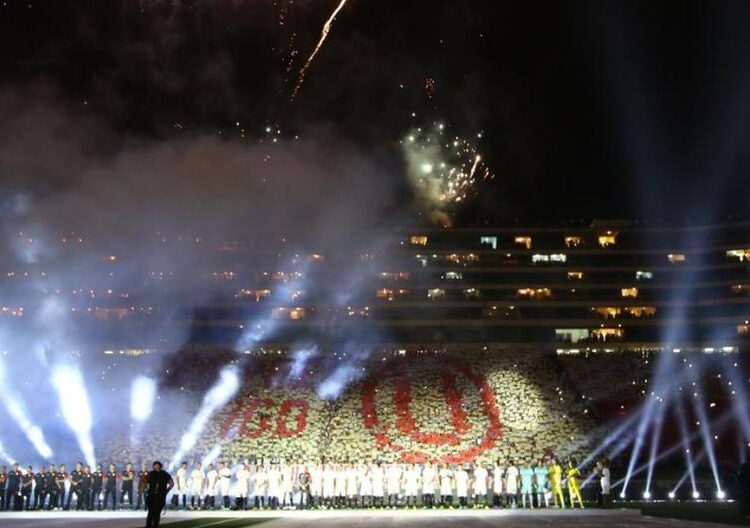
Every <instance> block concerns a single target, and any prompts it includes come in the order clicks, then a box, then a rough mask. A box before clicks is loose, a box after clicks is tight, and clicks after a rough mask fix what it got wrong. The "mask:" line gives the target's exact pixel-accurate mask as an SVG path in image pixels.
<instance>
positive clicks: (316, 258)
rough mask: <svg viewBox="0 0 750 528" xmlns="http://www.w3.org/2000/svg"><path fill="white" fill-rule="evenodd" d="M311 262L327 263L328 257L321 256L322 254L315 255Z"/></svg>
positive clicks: (311, 257)
mask: <svg viewBox="0 0 750 528" xmlns="http://www.w3.org/2000/svg"><path fill="white" fill-rule="evenodd" d="M309 259H310V262H325V260H326V257H325V255H321V254H320V253H313V254H312V255H310V257H309Z"/></svg>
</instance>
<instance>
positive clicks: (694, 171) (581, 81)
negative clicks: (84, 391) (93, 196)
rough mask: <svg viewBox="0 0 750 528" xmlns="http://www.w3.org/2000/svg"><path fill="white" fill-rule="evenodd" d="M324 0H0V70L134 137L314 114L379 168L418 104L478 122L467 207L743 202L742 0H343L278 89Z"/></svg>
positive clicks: (686, 211)
mask: <svg viewBox="0 0 750 528" xmlns="http://www.w3.org/2000/svg"><path fill="white" fill-rule="evenodd" d="M336 4H337V2H336V1H334V0H325V1H324V0H294V1H292V0H277V1H275V2H272V1H271V0H245V1H243V0H216V1H209V0H186V1H182V2H179V1H177V0H174V1H171V2H167V1H162V0H153V1H150V0H140V1H138V0H117V1H114V0H87V1H84V0H80V1H70V2H69V1H59V0H50V1H38V0H26V1H17V0H2V2H1V7H0V49H1V50H2V52H1V53H0V71H1V72H2V73H0V89H1V90H3V91H4V92H7V91H12V92H14V93H20V94H23V97H22V99H21V100H22V101H23V102H22V103H20V104H31V103H32V102H33V101H35V100H46V101H53V102H54V104H55V105H59V106H61V107H65V108H69V109H71V111H72V112H74V113H75V115H78V116H80V117H81V118H85V119H90V120H95V121H96V122H98V123H100V124H101V126H102V127H104V128H106V129H107V130H109V131H110V133H114V134H115V135H116V136H117V137H118V138H119V140H123V141H124V140H125V138H126V139H127V141H130V142H132V141H170V140H173V139H175V138H179V137H186V136H187V137H192V136H196V135H206V134H214V135H220V136H221V137H222V138H224V140H226V141H233V142H243V141H245V142H253V141H255V140H256V139H257V137H260V136H262V133H263V130H264V129H265V127H266V126H273V127H277V126H278V127H280V128H281V129H282V130H284V132H285V134H305V133H311V132H310V131H311V130H316V129H320V127H324V128H325V129H326V130H331V131H333V132H334V133H335V134H336V135H339V136H341V137H345V138H347V139H348V140H350V141H353V142H356V143H357V144H358V145H360V146H361V148H362V149H364V150H366V151H368V152H369V153H370V154H371V155H372V156H373V157H374V158H377V159H378V160H380V163H382V166H384V167H387V168H388V170H387V172H388V174H389V175H390V176H389V177H393V178H399V177H400V175H399V173H400V172H402V171H403V167H402V162H401V160H400V157H399V149H398V140H399V139H400V138H401V137H402V136H403V134H404V133H405V131H407V130H408V129H409V128H410V127H411V126H412V125H413V123H414V122H415V118H414V117H412V113H415V114H416V115H417V119H418V120H420V121H421V122H425V123H426V122H430V121H434V120H439V121H441V122H447V123H450V125H451V127H452V129H454V130H460V131H462V133H463V134H467V135H472V134H474V133H476V132H477V131H481V132H482V139H481V150H482V152H483V153H484V155H485V159H486V161H487V164H488V165H489V166H490V167H491V168H492V170H493V172H494V173H495V175H496V177H495V178H494V179H493V180H492V181H488V182H482V183H480V185H479V186H478V187H477V196H476V197H474V198H473V199H472V200H470V201H468V202H466V203H464V205H463V206H461V207H459V208H458V210H457V211H455V214H456V216H457V218H458V219H459V220H460V222H462V223H466V224H468V223H476V222H486V221H491V222H512V221H515V219H520V221H523V222H538V221H555V222H560V221H565V220H569V219H578V218H592V217H599V218H623V217H629V218H636V217H641V218H643V217H645V218H650V219H653V220H656V219H660V218H665V219H670V218H671V219H675V220H680V221H682V220H686V219H687V220H688V221H699V220H701V219H705V218H709V217H710V218H713V219H724V218H727V217H728V216H729V215H737V214H739V215H742V216H744V217H746V215H744V214H743V209H744V208H746V207H747V205H748V201H749V200H748V197H747V195H748V193H747V191H746V183H745V182H746V181H747V176H746V174H747V168H748V165H750V156H749V155H748V152H749V151H748V149H747V146H748V143H749V142H750V31H748V30H747V20H750V3H748V2H741V1H737V2H724V1H710V2H653V1H645V2H635V1H628V2H624V1H623V2H609V1H601V0H593V1H590V2H580V1H567V2H548V1H544V2H530V1H524V2H503V1H497V0H493V1H486V2H480V1H450V2H448V1H440V0H410V1H403V0H401V1H395V0H349V2H348V3H347V5H346V6H345V7H344V8H343V9H342V11H341V13H340V14H339V16H338V18H337V19H336V21H335V22H334V25H333V28H332V31H331V33H330V35H329V38H328V40H327V42H326V44H325V46H324V47H323V49H322V50H321V52H320V54H319V56H318V57H317V59H316V61H315V62H314V63H313V65H312V66H311V68H310V70H309V72H308V75H307V78H306V81H305V83H304V85H303V86H302V88H301V91H300V94H299V96H298V97H297V98H296V99H295V100H294V101H293V102H290V100H289V99H290V93H291V92H292V90H293V88H294V85H295V82H296V81H297V74H298V71H299V68H300V67H301V65H302V63H303V62H304V60H305V58H306V57H307V56H308V54H309V53H310V51H311V50H312V48H313V47H314V45H315V43H316V41H317V39H318V37H319V35H320V29H321V26H322V24H323V22H324V21H325V19H326V18H327V17H328V15H329V14H330V13H331V11H332V10H333V9H334V8H335V7H336ZM290 60H291V62H290ZM15 101H18V99H16V100H15ZM16 104H18V103H16ZM237 122H241V123H242V126H241V130H244V131H245V132H244V133H241V132H240V127H237V126H236V123H237ZM243 136H244V137H243ZM0 141H2V138H0Z"/></svg>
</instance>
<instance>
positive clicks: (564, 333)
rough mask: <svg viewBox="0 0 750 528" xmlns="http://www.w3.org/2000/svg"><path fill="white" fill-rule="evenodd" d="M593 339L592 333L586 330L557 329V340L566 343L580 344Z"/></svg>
mask: <svg viewBox="0 0 750 528" xmlns="http://www.w3.org/2000/svg"><path fill="white" fill-rule="evenodd" d="M589 337H591V332H590V331H589V330H588V329H586V328H557V329H555V338H556V339H557V340H558V341H562V342H564V343H578V342H579V341H586V340H587V339H588V338H589Z"/></svg>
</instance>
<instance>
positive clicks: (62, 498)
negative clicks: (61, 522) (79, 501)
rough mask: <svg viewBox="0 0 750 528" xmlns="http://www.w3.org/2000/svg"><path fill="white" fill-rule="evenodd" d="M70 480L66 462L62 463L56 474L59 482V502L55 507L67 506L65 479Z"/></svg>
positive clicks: (56, 480) (56, 479)
mask: <svg viewBox="0 0 750 528" xmlns="http://www.w3.org/2000/svg"><path fill="white" fill-rule="evenodd" d="M66 480H68V472H67V471H65V464H60V470H59V471H58V472H57V474H56V475H55V482H57V504H55V507H56V508H57V509H58V510H60V509H62V507H63V506H65V481H66ZM68 495H70V493H68Z"/></svg>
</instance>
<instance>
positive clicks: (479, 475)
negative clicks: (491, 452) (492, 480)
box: [471, 464, 489, 508]
mask: <svg viewBox="0 0 750 528" xmlns="http://www.w3.org/2000/svg"><path fill="white" fill-rule="evenodd" d="M488 478H489V472H488V471H487V468H485V467H484V466H482V465H481V464H477V465H476V466H474V476H473V478H472V481H471V485H472V488H473V490H474V507H475V508H484V507H485V506H487V479H488Z"/></svg>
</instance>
